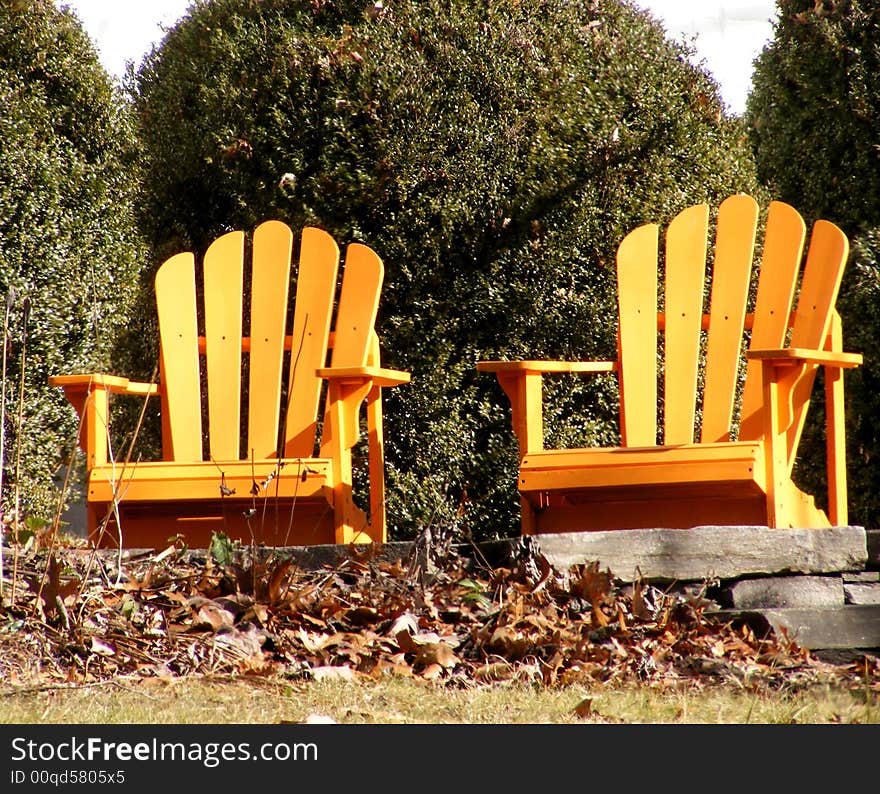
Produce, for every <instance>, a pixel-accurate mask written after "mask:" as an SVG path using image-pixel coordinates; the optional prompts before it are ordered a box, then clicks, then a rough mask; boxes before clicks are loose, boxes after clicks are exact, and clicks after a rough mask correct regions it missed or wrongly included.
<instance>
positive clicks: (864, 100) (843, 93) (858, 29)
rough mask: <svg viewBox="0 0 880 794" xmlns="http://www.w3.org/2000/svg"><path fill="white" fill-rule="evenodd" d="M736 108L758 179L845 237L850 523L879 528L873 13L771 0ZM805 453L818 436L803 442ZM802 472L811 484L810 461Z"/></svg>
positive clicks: (879, 84) (854, 5) (879, 125)
mask: <svg viewBox="0 0 880 794" xmlns="http://www.w3.org/2000/svg"><path fill="white" fill-rule="evenodd" d="M777 10H778V21H777V22H776V24H775V27H774V34H773V39H772V41H771V43H770V44H769V45H768V46H767V47H766V48H765V50H764V51H763V52H762V53H761V55H760V56H759V58H758V59H757V61H756V66H755V76H754V87H753V91H752V94H751V96H750V97H749V100H748V104H747V112H746V118H747V120H748V123H749V126H750V130H751V137H752V141H753V145H754V151H755V157H756V160H757V164H758V169H759V176H760V178H761V180H762V181H763V182H765V183H766V184H767V186H768V187H769V189H770V190H772V191H773V192H774V194H776V195H778V196H779V197H780V198H783V199H785V200H787V201H790V202H792V203H793V204H795V205H796V206H797V207H799V208H800V209H801V210H802V211H803V212H804V214H805V215H806V216H807V217H808V218H809V219H810V220H812V219H815V218H820V217H822V218H827V219H828V220H831V221H833V222H835V223H837V224H838V225H840V226H841V227H842V228H843V229H844V231H846V233H847V234H848V235H849V237H850V240H851V243H852V256H851V259H850V265H849V268H848V272H847V274H846V275H845V277H844V283H843V286H842V289H841V299H840V303H839V306H840V309H841V313H842V315H843V321H844V345H845V346H846V348H847V349H851V350H856V351H859V352H861V353H863V354H864V356H865V364H864V366H862V367H861V368H860V369H858V370H855V371H854V372H852V373H851V374H849V373H848V374H847V376H846V383H847V390H848V402H847V440H848V444H849V449H848V461H849V466H848V475H849V480H850V489H849V491H850V522H851V523H856V524H862V525H865V526H872V527H876V526H880V422H878V417H880V8H878V6H877V3H874V2H862V1H861V0H847V2H840V3H837V2H835V3H832V2H824V3H822V2H820V3H813V2H812V1H810V2H807V0H800V2H792V0H780V1H779V2H778V3H777ZM806 443H807V444H811V443H812V444H813V445H814V448H816V456H815V458H816V461H815V462H817V463H818V456H819V450H818V434H816V433H815V432H814V433H812V438H808V439H807V440H806ZM803 468H804V471H803V476H804V477H805V478H806V479H807V480H810V481H812V482H813V483H815V485H814V487H819V484H820V483H821V482H822V481H823V474H822V471H821V469H820V468H819V467H817V466H812V467H811V466H809V465H807V466H805V467H803Z"/></svg>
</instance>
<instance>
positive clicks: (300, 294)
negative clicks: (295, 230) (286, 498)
mask: <svg viewBox="0 0 880 794" xmlns="http://www.w3.org/2000/svg"><path fill="white" fill-rule="evenodd" d="M338 268H339V247H338V246H337V245H336V241H335V240H334V239H333V238H332V237H331V236H330V235H329V234H327V232H325V231H322V230H321V229H316V228H314V227H306V228H305V229H303V233H302V238H301V241H300V255H299V268H298V270H297V279H296V299H295V300H296V303H295V311H294V319H293V331H292V348H291V351H290V376H289V378H288V384H289V385H288V393H287V410H286V417H285V445H284V454H285V456H286V457H306V458H307V457H311V456H313V455H314V452H315V434H316V430H317V421H316V417H317V415H318V403H319V401H320V398H321V385H322V384H321V379H320V378H318V377H317V376H316V374H315V370H316V369H318V368H319V367H324V366H326V365H327V360H326V359H327V346H328V343H329V338H330V322H331V320H332V316H333V303H334V299H335V297H336V275H337V271H338Z"/></svg>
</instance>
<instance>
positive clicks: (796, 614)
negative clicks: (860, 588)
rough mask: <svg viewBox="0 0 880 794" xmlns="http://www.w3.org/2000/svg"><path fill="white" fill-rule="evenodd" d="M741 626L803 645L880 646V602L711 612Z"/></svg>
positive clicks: (819, 647) (830, 646)
mask: <svg viewBox="0 0 880 794" xmlns="http://www.w3.org/2000/svg"><path fill="white" fill-rule="evenodd" d="M706 614H707V615H713V616H714V617H717V618H720V619H721V620H724V621H725V622H731V623H732V624H733V625H734V626H736V627H738V626H741V625H743V624H745V625H748V626H750V627H751V629H752V630H753V631H754V632H755V633H756V634H757V635H758V636H765V635H766V634H767V633H768V631H769V629H770V628H772V629H773V630H774V631H775V632H776V635H777V636H782V634H783V633H784V634H785V636H787V637H788V639H790V640H793V641H794V642H796V643H797V644H798V645H800V646H801V647H802V648H808V649H811V650H812V649H829V648H865V649H872V648H880V605H854V604H852V605H847V606H843V607H838V608H816V609H800V608H771V609H720V610H717V611H714V612H707V613H706Z"/></svg>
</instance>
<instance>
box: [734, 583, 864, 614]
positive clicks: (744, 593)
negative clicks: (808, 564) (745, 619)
mask: <svg viewBox="0 0 880 794" xmlns="http://www.w3.org/2000/svg"><path fill="white" fill-rule="evenodd" d="M843 588H844V584H843V580H842V579H841V577H840V576H772V577H766V578H763V579H742V580H740V581H738V582H735V583H733V584H732V585H730V587H727V588H725V590H724V595H725V603H726V604H729V605H730V606H733V607H736V608H738V609H756V608H766V607H800V608H802V609H806V608H813V609H816V608H820V607H822V608H833V607H842V606H843V604H844V597H843V596H844V589H843ZM878 595H880V586H878ZM878 603H880V602H878Z"/></svg>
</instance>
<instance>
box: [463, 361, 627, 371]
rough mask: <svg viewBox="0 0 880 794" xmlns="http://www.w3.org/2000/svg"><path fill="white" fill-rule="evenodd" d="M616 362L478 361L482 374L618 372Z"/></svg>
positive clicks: (478, 367)
mask: <svg viewBox="0 0 880 794" xmlns="http://www.w3.org/2000/svg"><path fill="white" fill-rule="evenodd" d="M618 368H619V365H618V363H617V362H616V361H478V362H477V370H479V371H480V372H495V373H500V372H504V373H511V374H515V373H517V372H544V373H555V372H572V373H577V372H616V371H617V369H618Z"/></svg>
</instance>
